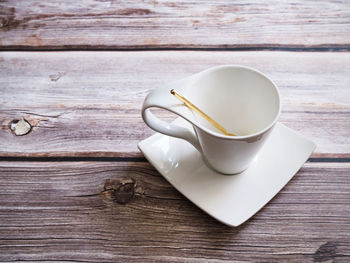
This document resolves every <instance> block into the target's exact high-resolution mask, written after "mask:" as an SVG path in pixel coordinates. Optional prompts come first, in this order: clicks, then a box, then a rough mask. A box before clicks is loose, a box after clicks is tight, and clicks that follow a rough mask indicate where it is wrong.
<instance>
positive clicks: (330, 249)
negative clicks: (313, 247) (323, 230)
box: [313, 242, 337, 262]
mask: <svg viewBox="0 0 350 263" xmlns="http://www.w3.org/2000/svg"><path fill="white" fill-rule="evenodd" d="M336 254H337V244H335V242H327V243H325V244H323V245H322V246H320V247H319V248H318V249H317V251H316V252H315V254H314V255H313V258H314V262H323V261H328V260H332V259H334V258H335V257H336Z"/></svg>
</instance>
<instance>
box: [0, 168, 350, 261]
mask: <svg viewBox="0 0 350 263" xmlns="http://www.w3.org/2000/svg"><path fill="white" fill-rule="evenodd" d="M349 172H350V164H349V163H344V164H340V163H318V164H315V163H307V164H305V165H304V167H303V168H302V169H301V170H300V171H299V173H298V174H297V175H296V176H295V177H294V179H292V181H291V182H290V183H289V184H288V185H287V186H286V187H285V188H284V189H283V190H282V192H281V193H279V194H278V195H277V196H276V197H275V198H274V199H273V200H272V202H270V203H269V204H268V205H267V206H266V207H265V208H263V209H262V210H261V211H260V212H258V213H257V214H256V215H255V216H254V217H253V218H251V219H250V220H249V221H248V222H246V223H244V224H243V225H241V226H240V227H238V228H230V227H227V226H225V225H222V224H221V223H219V222H217V221H216V220H214V219H212V218H211V217H209V216H208V215H206V214H205V213H204V212H202V211H201V210H200V209H199V208H197V207H195V206H194V205H193V204H192V203H190V202H189V201H188V200H187V199H185V198H184V197H183V196H182V195H181V194H179V193H178V192H177V191H176V190H175V189H174V188H172V187H171V185H169V184H168V183H167V182H166V181H165V180H164V179H163V178H162V177H161V176H160V175H159V174H158V173H157V172H156V171H155V170H154V169H153V168H152V167H151V165H150V164H148V163H144V162H140V163H133V162H119V163H118V162H117V163H115V162H49V163H46V162H44V163H39V162H0V222H1V225H0V260H2V261H15V260H18V261H25V260H45V261H46V260H47V261H53V260H58V261H63V260H68V261H91V262H92V261H93V262H116V261H118V262H121V261H123V262H145V261H147V262H226V261H230V262H232V260H235V261H241V260H249V261H258V260H261V259H264V261H265V262H282V261H283V262H284V261H288V260H289V261H290V260H292V261H298V262H312V261H314V262H322V261H326V260H331V261H333V260H334V262H349V260H350V217H349V215H350V206H349V203H350V180H349V178H348V177H349V174H350V173H349ZM108 180H109V181H110V182H111V181H114V182H118V180H119V181H120V180H122V181H123V180H124V181H125V180H129V181H130V180H131V181H133V182H134V184H135V187H134V191H135V194H134V196H133V198H132V199H131V200H130V201H129V202H127V203H126V204H124V205H122V204H119V203H117V202H116V201H115V199H114V197H115V192H113V191H110V189H111V188H107V190H106V186H107V185H110V183H106V181H108ZM340 186H341V187H340ZM108 189H109V190H108Z"/></svg>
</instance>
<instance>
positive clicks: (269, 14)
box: [0, 0, 350, 49]
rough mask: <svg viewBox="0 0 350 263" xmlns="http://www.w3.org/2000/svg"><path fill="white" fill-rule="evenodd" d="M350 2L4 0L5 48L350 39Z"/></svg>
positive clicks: (295, 43) (1, 33)
mask: <svg viewBox="0 0 350 263" xmlns="http://www.w3.org/2000/svg"><path fill="white" fill-rule="evenodd" d="M349 36H350V5H349V3H348V1H336V0H321V1H302V0H296V1H277V0H273V1H269V2H265V1H253V0H250V1H234V2H232V1H228V0H221V1H209V0H201V1H195V2H191V1H169V0H164V1H163V0H161V1H157V0H145V1H128V0H124V1H98V0H84V1H74V2H72V1H66V0H63V1H49V2H43V1H39V0H29V1H1V3H0V46H1V48H2V49H16V48H24V49H27V48H42V49H53V48H59V49H71V48H94V49H99V48H103V49H106V48H107V49H108V48H127V49H133V48H198V47H199V48H208V47H209V48H212V47H216V48H227V47H229V48H237V47H238V48H239V47H323V46H325V47H329V46H331V47H338V48H342V47H344V48H348V47H349V45H350V37H349Z"/></svg>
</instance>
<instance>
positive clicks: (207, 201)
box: [138, 118, 316, 226]
mask: <svg viewBox="0 0 350 263" xmlns="http://www.w3.org/2000/svg"><path fill="white" fill-rule="evenodd" d="M174 122H176V124H179V125H181V126H187V127H188V126H189V124H188V123H186V122H185V121H184V120H183V119H181V118H178V119H176V120H175V121H174ZM190 127H191V126H190ZM138 147H139V149H140V151H141V152H142V153H143V154H144V156H145V157H146V158H147V160H148V161H149V162H150V163H151V164H152V165H153V166H154V167H155V168H156V169H157V170H158V171H159V172H160V174H162V175H163V176H164V177H165V179H166V180H168V181H169V183H170V184H172V185H173V186H174V187H175V188H176V189H177V190H178V191H179V192H180V193H182V194H183V195H184V196H185V197H187V198H188V199H189V200H190V201H192V202H193V203H194V204H195V205H197V206H198V207H199V208H201V209H202V210H203V211H205V212H207V213H208V214H209V215H211V216H212V217H214V218H216V219H217V220H219V221H220V222H222V223H224V224H227V225H229V226H239V225H240V224H242V223H244V222H245V221H246V220H248V219H249V218H250V217H251V216H253V215H254V214H255V213H256V212H258V211H259V210H260V209H261V208H262V207H263V206H264V205H265V204H266V203H268V202H269V201H270V200H271V199H272V198H273V197H274V196H275V195H276V194H277V193H278V192H279V191H280V190H281V189H282V188H283V187H284V186H285V185H286V184H287V183H288V181H289V180H290V179H292V177H293V176H294V175H295V174H296V172H297V171H298V170H299V169H300V167H301V166H302V165H303V164H304V162H305V161H306V160H307V159H308V158H309V156H310V155H311V153H312V152H313V150H314V149H315V147H316V145H315V144H314V143H313V142H312V141H310V140H308V139H307V138H305V137H304V136H302V135H300V134H298V133H297V132H295V131H293V130H291V129H289V128H287V127H286V126H284V125H283V124H281V123H276V125H275V127H274V130H273V131H272V133H271V135H270V137H269V138H268V139H267V141H266V143H265V144H264V146H263V148H262V149H261V150H260V152H259V154H258V156H257V157H256V158H255V160H254V161H253V163H252V164H251V166H250V167H249V168H248V169H247V170H245V171H244V172H242V173H240V174H236V175H223V174H219V173H217V172H215V171H213V170H211V169H209V168H208V167H207V166H206V165H205V164H204V162H203V160H202V158H201V155H200V154H199V152H198V151H197V150H196V149H195V148H194V147H193V146H192V145H191V144H189V143H188V142H186V141H184V140H181V139H176V138H173V137H169V136H165V135H162V134H159V133H156V134H154V135H152V136H151V137H149V138H147V139H145V140H143V141H141V142H140V143H139V144H138Z"/></svg>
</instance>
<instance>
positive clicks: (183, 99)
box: [170, 89, 236, 136]
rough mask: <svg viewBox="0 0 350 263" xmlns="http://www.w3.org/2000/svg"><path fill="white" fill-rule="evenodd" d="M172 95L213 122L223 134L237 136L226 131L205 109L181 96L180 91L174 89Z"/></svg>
mask: <svg viewBox="0 0 350 263" xmlns="http://www.w3.org/2000/svg"><path fill="white" fill-rule="evenodd" d="M170 93H171V94H172V95H174V96H175V97H176V98H177V99H178V100H180V101H181V102H182V103H183V104H185V106H187V107H188V108H190V109H191V110H194V111H195V112H197V113H198V114H199V115H201V116H202V117H203V118H204V119H206V120H207V121H208V122H209V123H211V124H212V125H213V126H214V127H215V128H217V129H218V130H219V131H221V132H222V133H223V134H225V135H228V136H236V135H235V134H233V133H229V132H227V131H226V129H225V128H224V127H222V126H221V125H220V124H219V123H217V122H216V121H214V120H213V119H212V118H210V117H209V116H208V115H207V114H205V113H204V112H203V111H201V110H200V109H198V108H197V107H196V106H195V105H194V104H192V103H191V102H190V101H189V100H187V99H186V98H185V97H183V96H181V95H180V94H179V93H177V92H176V91H175V90H174V89H172V90H171V91H170Z"/></svg>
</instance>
